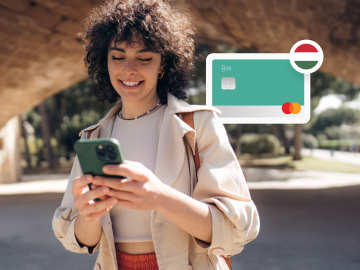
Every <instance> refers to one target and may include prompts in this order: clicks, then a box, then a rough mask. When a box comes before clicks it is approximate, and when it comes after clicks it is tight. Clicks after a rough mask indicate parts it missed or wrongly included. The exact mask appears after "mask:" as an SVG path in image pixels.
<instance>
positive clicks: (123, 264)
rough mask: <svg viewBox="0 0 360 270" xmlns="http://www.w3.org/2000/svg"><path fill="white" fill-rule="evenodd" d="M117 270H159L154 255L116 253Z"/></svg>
mask: <svg viewBox="0 0 360 270" xmlns="http://www.w3.org/2000/svg"><path fill="white" fill-rule="evenodd" d="M116 258H117V263H118V267H119V270H135V269H136V270H159V266H158V264H157V260H156V254H155V252H154V253H148V254H136V255H132V254H127V253H123V252H120V251H116Z"/></svg>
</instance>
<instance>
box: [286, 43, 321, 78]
mask: <svg viewBox="0 0 360 270" xmlns="http://www.w3.org/2000/svg"><path fill="white" fill-rule="evenodd" d="M289 58H290V63H291V65H292V67H293V68H294V69H295V70H296V71H297V72H300V73H303V74H310V73H313V72H315V71H317V70H318V69H319V68H320V66H321V64H322V62H323V60H324V54H323V51H322V49H321V47H320V46H319V44H317V43H316V42H314V41H312V40H307V39H305V40H301V41H299V42H297V43H295V45H294V46H293V47H292V48H291V50H290V56H289Z"/></svg>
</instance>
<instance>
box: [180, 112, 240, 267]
mask: <svg viewBox="0 0 360 270" xmlns="http://www.w3.org/2000/svg"><path fill="white" fill-rule="evenodd" d="M182 120H183V121H184V122H185V123H186V124H188V125H189V126H190V127H191V128H193V129H195V127H194V112H187V113H183V114H182ZM193 156H194V161H195V166H196V171H198V170H199V168H200V157H199V150H198V147H197V142H196V137H195V155H193ZM244 176H245V174H244ZM245 179H246V177H245ZM221 257H223V258H224V260H225V262H226V264H227V266H228V267H229V269H230V270H232V266H231V258H230V257H229V258H227V257H224V256H221Z"/></svg>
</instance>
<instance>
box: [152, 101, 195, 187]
mask: <svg viewBox="0 0 360 270" xmlns="http://www.w3.org/2000/svg"><path fill="white" fill-rule="evenodd" d="M187 133H191V136H190V137H192V138H195V131H194V130H193V129H192V128H191V127H190V126H188V125H187V124H186V123H184V122H183V121H182V120H181V119H180V118H179V116H177V115H176V114H174V112H173V111H172V110H171V109H170V108H169V107H166V108H165V111H164V116H163V119H162V122H161V127H160V135H159V144H158V149H157V155H156V164H155V175H156V176H157V177H158V178H159V179H160V180H161V181H162V182H163V183H164V184H166V185H168V186H171V185H172V184H173V183H174V181H175V179H176V178H177V176H178V174H179V172H180V170H181V167H182V165H183V162H184V155H185V147H184V144H183V136H184V135H185V134H187Z"/></svg>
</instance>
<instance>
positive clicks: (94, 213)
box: [72, 175, 118, 222]
mask: <svg viewBox="0 0 360 270" xmlns="http://www.w3.org/2000/svg"><path fill="white" fill-rule="evenodd" d="M92 182H93V177H92V176H91V175H83V176H80V177H77V178H75V179H74V181H73V185H72V194H73V196H74V205H75V206H76V208H77V209H78V211H79V215H80V216H82V217H83V218H84V220H86V221H87V222H97V221H99V220H100V218H101V217H102V216H103V215H104V214H105V213H107V212H108V211H110V209H111V208H112V207H113V206H114V205H116V204H117V203H118V200H117V199H116V198H111V197H106V195H107V194H108V193H109V192H110V189H109V188H108V187H101V188H97V189H93V190H90V189H89V187H88V186H87V184H89V183H92ZM96 198H103V199H104V200H102V201H100V202H94V200H95V199H96Z"/></svg>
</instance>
